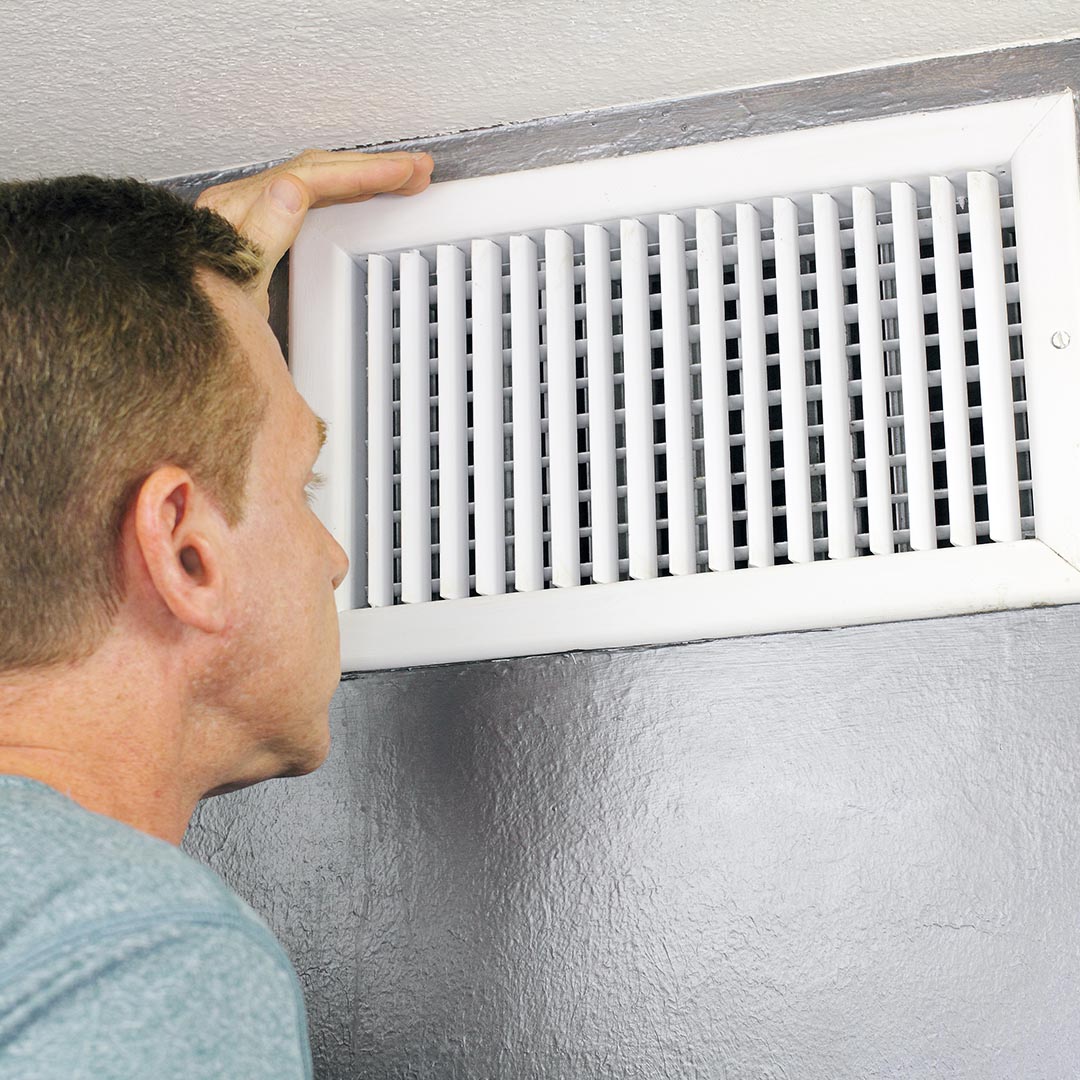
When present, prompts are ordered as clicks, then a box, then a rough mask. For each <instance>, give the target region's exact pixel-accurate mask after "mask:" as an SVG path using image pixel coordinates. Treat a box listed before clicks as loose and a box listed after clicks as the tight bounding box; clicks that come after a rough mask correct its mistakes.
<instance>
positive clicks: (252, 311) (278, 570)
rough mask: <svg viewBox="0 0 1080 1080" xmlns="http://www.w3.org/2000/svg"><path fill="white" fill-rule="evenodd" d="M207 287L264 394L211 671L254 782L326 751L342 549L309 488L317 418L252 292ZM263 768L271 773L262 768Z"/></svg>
mask: <svg viewBox="0 0 1080 1080" xmlns="http://www.w3.org/2000/svg"><path fill="white" fill-rule="evenodd" d="M207 291H208V293H210V295H211V298H212V300H213V301H214V302H215V304H216V305H217V307H218V309H219V310H220V311H221V312H222V314H223V316H224V317H225V318H226V320H227V321H228V323H229V326H230V328H231V330H232V332H233V335H234V337H235V338H236V341H237V342H238V344H239V345H240V347H241V348H242V351H243V352H244V354H245V356H246V357H247V359H248V362H250V363H251V365H252V368H253V370H254V372H255V374H256V378H257V379H258V380H259V381H260V383H261V384H262V385H263V386H264V387H265V389H266V391H267V395H268V406H267V409H266V414H265V416H264V418H263V424H262V427H261V428H260V430H259V432H258V434H257V435H256V438H255V443H254V446H253V448H252V457H251V463H250V467H249V475H248V479H247V491H246V502H245V510H244V517H243V519H242V521H241V522H240V523H239V524H238V525H237V527H236V528H235V529H234V530H230V535H229V539H230V541H231V547H230V552H229V555H228V559H227V564H228V567H229V573H230V577H231V582H232V587H233V588H234V590H235V592H234V605H233V618H232V619H231V620H230V624H229V626H228V628H227V631H226V633H225V634H224V635H223V637H222V640H221V641H220V643H219V644H220V648H219V649H217V651H216V654H215V656H214V659H213V663H212V664H210V665H208V670H207V672H206V673H205V677H204V680H203V683H204V687H205V689H207V690H209V691H212V694H213V696H214V697H215V698H216V699H217V700H218V701H219V702H221V703H223V705H224V708H223V709H222V710H221V716H222V721H221V722H222V723H225V724H227V725H228V726H229V728H230V729H231V731H229V732H222V734H225V735H228V734H231V735H232V736H234V737H235V739H236V741H237V743H238V744H240V745H238V746H237V749H238V750H240V749H241V746H242V745H243V744H246V748H247V750H248V751H249V753H250V756H251V761H252V765H251V767H250V774H249V775H248V776H246V777H245V778H244V779H245V782H247V783H255V782H258V780H259V779H268V778H270V776H297V775H302V774H304V773H308V772H311V771H312V770H313V769H315V768H318V766H319V765H320V764H322V762H323V761H324V760H325V758H326V754H327V752H328V749H329V725H328V707H329V702H330V698H331V697H332V695H333V691H334V689H335V687H336V686H337V682H338V679H339V674H340V652H339V647H338V626H337V611H336V606H335V604H334V598H333V585H334V582H333V580H332V579H333V576H334V575H335V573H337V569H335V559H334V553H335V551H337V552H338V553H340V552H339V549H337V546H336V545H335V544H333V541H332V540H330V538H329V537H328V535H327V534H326V532H325V530H324V529H323V527H322V525H321V523H320V522H319V521H318V519H317V518H316V517H315V516H314V513H313V512H312V510H311V508H310V507H309V506H308V503H307V499H306V496H305V492H304V487H305V484H306V483H307V482H308V481H309V479H310V478H311V468H312V466H313V464H314V460H315V457H316V456H317V455H318V451H319V446H320V445H321V443H320V438H319V436H320V429H321V421H319V420H318V418H317V417H315V416H314V414H313V413H312V412H311V410H310V409H309V408H308V406H307V404H306V403H305V402H304V400H303V399H302V398H301V397H300V395H299V394H298V393H297V391H296V389H295V387H294V386H293V384H292V381H291V379H290V378H289V376H288V371H287V368H286V366H285V362H284V358H283V357H282V355H281V350H280V348H279V347H278V345H277V342H276V340H275V339H274V337H273V335H272V333H271V332H270V330H269V327H268V326H267V324H266V322H265V320H264V319H263V318H262V316H261V314H260V313H259V312H258V311H257V309H256V308H255V307H254V305H253V304H251V302H250V300H248V298H247V297H246V296H244V294H243V293H242V292H241V291H240V290H239V289H238V288H236V287H235V286H232V285H231V284H229V283H227V282H222V281H217V282H214V283H212V285H211V287H210V288H208V290H207ZM341 557H342V558H343V555H342V556H341ZM341 572H342V573H343V570H342V571H341ZM256 762H257V764H255V763H256ZM260 771H262V772H264V773H266V775H262V776H257V775H255V774H256V773H258V772H260ZM241 786H242V785H241Z"/></svg>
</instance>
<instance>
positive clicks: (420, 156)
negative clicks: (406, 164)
mask: <svg viewBox="0 0 1080 1080" xmlns="http://www.w3.org/2000/svg"><path fill="white" fill-rule="evenodd" d="M410 156H411V157H414V158H415V159H416V160H417V161H420V160H421V159H423V158H426V157H427V156H428V152H427V151H426V150H420V151H417V152H415V153H413V154H412V155H410Z"/></svg>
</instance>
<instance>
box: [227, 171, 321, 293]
mask: <svg viewBox="0 0 1080 1080" xmlns="http://www.w3.org/2000/svg"><path fill="white" fill-rule="evenodd" d="M309 203H310V196H309V194H308V190H307V187H306V185H305V184H303V183H302V182H301V181H300V180H298V179H297V178H296V177H294V176H291V175H289V174H288V173H285V174H283V175H282V176H279V177H277V178H276V179H275V180H274V181H273V182H272V183H270V184H268V185H267V186H266V187H265V188H264V189H263V192H262V194H261V195H260V197H259V198H258V199H256V200H255V202H254V203H253V204H252V207H251V209H250V210H249V211H248V213H247V215H246V217H245V219H244V222H243V225H242V226H241V231H242V232H244V233H245V234H246V235H247V236H249V237H250V238H251V239H252V240H254V241H255V243H256V244H258V245H259V247H260V248H261V249H262V252H263V256H264V264H263V279H264V280H263V281H262V282H261V283H260V284H261V286H262V287H263V288H265V287H266V284H267V283H268V282H269V280H270V275H271V274H272V273H273V272H274V267H275V266H277V264H278V263H279V262H280V261H281V257H282V256H283V255H284V254H285V252H286V251H288V250H289V248H290V247H292V243H293V241H294V240H295V239H296V234H297V233H298V232H299V231H300V226H301V225H303V223H304V216H305V215H306V214H307V209H308V205H309Z"/></svg>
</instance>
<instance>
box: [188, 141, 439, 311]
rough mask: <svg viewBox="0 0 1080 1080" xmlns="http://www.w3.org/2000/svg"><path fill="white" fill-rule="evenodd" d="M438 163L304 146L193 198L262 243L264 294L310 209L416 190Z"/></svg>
mask: <svg viewBox="0 0 1080 1080" xmlns="http://www.w3.org/2000/svg"><path fill="white" fill-rule="evenodd" d="M434 164H435V163H434V161H433V160H432V157H431V155H430V154H428V153H410V152H408V151H404V150H394V151H389V152H387V153H384V154H365V153H361V152H359V151H340V150H339V151H329V150H306V151H304V153H302V154H300V155H298V156H297V157H295V158H292V159H290V160H289V161H286V162H283V163H282V164H280V165H276V166H274V167H273V168H272V169H267V170H265V171H264V172H261V173H257V174H256V175H255V176H247V177H244V178H242V179H240V180H234V181H232V182H231V183H228V184H220V185H218V186H217V187H212V188H207V189H206V190H205V191H204V192H202V194H200V195H199V197H198V199H197V200H196V203H195V204H196V206H203V207H207V208H209V209H211V210H214V211H216V212H217V213H219V214H221V216H222V217H224V218H225V219H226V220H228V221H229V222H230V223H231V224H232V225H233V226H234V227H235V228H236V229H237V230H239V231H240V232H241V233H243V234H244V235H245V236H247V237H248V238H249V239H250V240H253V241H254V242H255V243H256V244H258V245H259V247H260V248H261V249H262V252H263V255H264V256H265V260H264V263H265V264H264V269H263V273H262V274H261V275H260V278H259V280H258V281H257V282H256V283H255V288H256V290H257V292H258V294H259V295H260V296H262V295H264V294H265V290H266V286H267V284H268V283H269V280H270V275H271V274H272V273H273V271H274V267H275V266H277V264H278V262H279V261H280V260H281V257H282V256H283V255H284V254H285V252H286V251H287V250H288V249H289V247H290V246H291V245H292V243H293V241H294V240H295V239H296V235H297V233H298V232H299V231H300V226H301V225H302V224H303V222H304V216H305V215H306V214H307V212H308V210H310V209H313V208H315V207H320V206H333V205H335V204H338V203H352V202H364V201H366V200H367V199H371V198H374V197H375V196H376V195H380V194H383V193H390V194H394V195H416V194H418V193H419V192H421V191H423V190H424V189H425V188H426V187H427V186H428V185H429V184H430V183H431V171H432V169H433V168H434Z"/></svg>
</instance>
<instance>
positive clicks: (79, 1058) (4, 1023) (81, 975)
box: [0, 776, 311, 1080]
mask: <svg viewBox="0 0 1080 1080" xmlns="http://www.w3.org/2000/svg"><path fill="white" fill-rule="evenodd" d="M0 881H3V883H4V887H3V888H2V889H0V1080H7V1078H8V1077H12V1078H15V1077H17V1078H19V1080H27V1078H31V1077H32V1078H34V1080H38V1078H40V1080H45V1078H48V1080H53V1078H55V1077H60V1076H71V1075H74V1073H75V1072H78V1073H79V1075H86V1076H101V1077H105V1076H108V1077H113V1076H116V1077H120V1076H123V1077H129V1076H132V1077H133V1076H149V1075H153V1076H155V1077H162V1078H168V1080H173V1078H177V1080H178V1078H181V1077H189V1076H200V1077H201V1076H205V1077H215V1078H217V1077H222V1078H231V1077H235V1076H241V1075H242V1076H259V1077H266V1078H278V1077H281V1078H288V1080H299V1078H310V1076H311V1052H310V1048H309V1046H308V1042H307V1025H306V1019H305V1015H304V1006H303V996H302V993H301V990H300V986H299V983H298V982H297V979H296V974H295V972H294V971H293V969H292V966H291V964H290V963H289V960H288V957H287V956H286V954H285V953H284V951H283V950H282V948H281V946H280V945H279V944H278V942H277V940H276V939H275V938H274V936H273V934H272V933H271V932H270V930H269V928H268V927H267V926H266V924H265V923H264V922H263V921H262V920H261V919H260V918H259V917H258V916H257V915H256V914H255V912H254V911H252V910H251V908H250V907H248V905H247V904H246V903H244V901H243V900H241V899H240V898H239V897H238V896H236V895H235V894H234V893H233V892H232V891H231V890H230V889H229V888H228V887H227V886H226V885H225V883H224V882H223V881H222V880H221V879H220V878H219V877H218V876H217V875H216V874H215V873H214V872H213V871H212V870H210V869H209V868H207V867H205V866H202V865H201V864H199V863H197V862H195V861H194V860H193V859H191V858H190V857H189V856H188V855H186V854H184V852H182V851H180V850H179V849H178V848H175V847H173V846H172V845H170V844H167V843H165V842H164V841H162V840H158V839H156V838H154V837H152V836H148V835H146V834H144V833H141V832H139V831H138V830H136V829H132V828H130V827H128V826H127V825H124V824H122V823H121V822H118V821H114V820H113V819H112V818H108V817H104V816H102V815H100V814H94V813H91V812H89V811H87V810H85V809H84V808H83V807H81V806H79V805H78V804H77V803H75V802H74V801H72V800H71V799H68V798H67V796H65V795H63V794H61V793H60V792H57V791H54V790H53V789H51V788H49V787H47V786H46V785H44V784H39V783H38V782H36V781H32V780H26V779H25V778H21V777H6V776H0Z"/></svg>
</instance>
